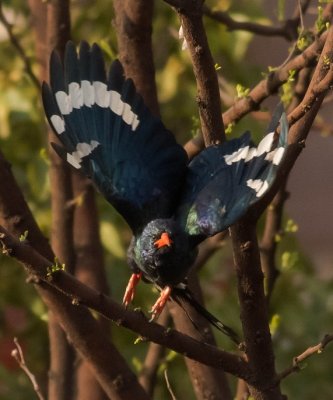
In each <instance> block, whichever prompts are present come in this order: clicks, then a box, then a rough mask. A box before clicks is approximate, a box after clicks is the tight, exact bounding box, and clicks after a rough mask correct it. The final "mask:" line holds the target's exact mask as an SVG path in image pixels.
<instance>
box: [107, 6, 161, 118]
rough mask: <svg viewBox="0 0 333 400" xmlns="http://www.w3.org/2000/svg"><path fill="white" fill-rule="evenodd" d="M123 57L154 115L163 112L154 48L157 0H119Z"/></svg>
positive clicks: (118, 19)
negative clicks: (154, 21)
mask: <svg viewBox="0 0 333 400" xmlns="http://www.w3.org/2000/svg"><path fill="white" fill-rule="evenodd" d="M113 5H114V9H115V13H116V19H115V22H116V28H117V30H116V33H117V41H118V48H119V58H120V60H121V62H122V64H123V66H124V68H125V73H126V76H128V77H131V78H132V79H133V81H134V83H135V86H136V89H137V90H138V92H139V93H140V94H141V96H142V97H143V98H144V100H145V103H146V104H147V106H148V108H149V109H150V111H151V112H152V113H153V114H154V115H159V113H160V112H159V105H158V100H157V90H156V83H155V67H154V61H153V49H152V16H153V8H154V1H153V0H127V1H123V0H115V1H114V2H113Z"/></svg>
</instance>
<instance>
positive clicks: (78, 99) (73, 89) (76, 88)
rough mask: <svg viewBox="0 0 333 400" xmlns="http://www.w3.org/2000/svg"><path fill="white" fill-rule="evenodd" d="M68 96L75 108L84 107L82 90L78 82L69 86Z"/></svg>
mask: <svg viewBox="0 0 333 400" xmlns="http://www.w3.org/2000/svg"><path fill="white" fill-rule="evenodd" d="M68 96H69V97H70V99H71V102H72V106H73V108H81V107H82V106H83V96H82V90H81V88H80V85H79V84H78V83H77V82H71V83H70V84H69V85H68Z"/></svg>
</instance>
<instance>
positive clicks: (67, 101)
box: [55, 90, 73, 115]
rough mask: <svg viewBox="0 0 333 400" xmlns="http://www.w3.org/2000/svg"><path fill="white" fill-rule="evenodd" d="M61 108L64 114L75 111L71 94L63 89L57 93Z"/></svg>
mask: <svg viewBox="0 0 333 400" xmlns="http://www.w3.org/2000/svg"><path fill="white" fill-rule="evenodd" d="M55 98H56V100H57V104H58V107H59V110H60V112H61V114H62V115H68V114H70V113H71V112H72V111H73V106H72V101H71V98H70V97H69V95H68V94H67V93H65V92H63V91H62V90H59V92H57V93H56V94H55Z"/></svg>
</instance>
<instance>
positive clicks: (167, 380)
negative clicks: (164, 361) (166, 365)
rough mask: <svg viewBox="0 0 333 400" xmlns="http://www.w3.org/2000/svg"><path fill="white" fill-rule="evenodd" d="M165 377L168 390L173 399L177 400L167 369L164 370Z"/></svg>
mask: <svg viewBox="0 0 333 400" xmlns="http://www.w3.org/2000/svg"><path fill="white" fill-rule="evenodd" d="M164 378H165V382H166V385H167V388H168V391H169V393H170V396H171V398H172V400H177V397H176V396H175V394H174V393H173V390H172V388H171V385H170V382H169V378H168V371H167V369H165V370H164Z"/></svg>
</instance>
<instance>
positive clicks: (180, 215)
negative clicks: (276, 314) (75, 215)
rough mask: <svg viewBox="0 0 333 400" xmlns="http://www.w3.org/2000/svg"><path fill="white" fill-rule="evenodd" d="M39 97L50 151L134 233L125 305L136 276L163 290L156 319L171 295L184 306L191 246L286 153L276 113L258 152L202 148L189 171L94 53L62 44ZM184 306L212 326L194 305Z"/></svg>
mask: <svg viewBox="0 0 333 400" xmlns="http://www.w3.org/2000/svg"><path fill="white" fill-rule="evenodd" d="M42 94H43V103H44V108H45V113H46V116H47V118H48V121H49V123H50V125H51V127H52V128H53V130H54V131H55V133H56V134H57V136H58V138H59V139H60V141H61V143H62V144H63V147H61V146H59V145H56V144H53V147H54V149H55V150H56V151H57V153H58V154H59V155H60V156H61V157H62V158H63V159H64V160H66V162H68V163H69V164H71V165H72V166H73V167H74V168H75V169H77V170H79V171H81V172H82V173H83V174H85V175H87V176H89V177H90V178H91V179H92V181H93V182H94V184H95V186H96V187H97V189H98V190H99V191H100V192H101V193H102V195H103V196H104V197H105V198H106V199H107V200H108V201H109V202H110V203H111V204H112V205H113V206H114V208H115V209H116V210H117V211H118V212H119V213H120V214H121V215H122V216H123V217H124V218H125V220H126V221H127V222H128V224H129V226H130V227H131V229H132V231H133V240H132V243H131V246H130V249H129V264H130V266H131V268H132V270H133V272H134V275H133V281H132V283H131V284H130V285H129V287H128V290H127V292H126V293H127V294H125V303H126V304H127V303H128V302H129V301H131V299H132V298H133V294H134V286H135V284H136V283H137V281H138V280H139V279H140V277H141V276H142V277H143V278H144V280H147V281H149V282H152V283H154V284H156V286H157V287H158V288H159V289H160V290H162V293H163V291H165V296H164V297H165V298H164V299H163V301H162V302H161V303H158V304H157V305H155V306H156V307H155V306H154V307H155V308H154V309H153V311H154V312H156V313H157V314H158V313H159V312H160V309H161V308H162V307H163V305H164V303H165V301H166V300H167V299H168V297H169V296H170V295H171V297H173V298H176V297H178V298H179V297H183V298H184V299H186V300H187V301H190V300H189V299H190V298H191V299H192V296H190V294H189V292H188V291H187V289H186V287H185V286H184V284H183V282H184V279H185V278H186V275H187V273H188V270H189V268H190V267H191V265H192V264H193V261H194V260H195V257H196V253H197V250H196V248H197V245H198V244H199V243H200V242H201V241H202V240H204V239H206V238H207V237H209V236H212V235H214V234H216V233H218V232H221V231H223V230H225V229H226V228H228V227H229V226H230V225H232V224H233V223H234V222H236V221H237V220H238V219H239V218H240V217H242V216H243V215H244V214H245V213H246V211H247V210H248V208H249V207H250V206H251V205H252V204H254V203H255V202H256V201H257V200H258V199H260V198H261V197H262V196H263V195H264V194H265V193H266V191H267V190H268V189H269V188H270V186H271V184H272V183H273V181H274V178H275V175H276V171H277V168H278V166H279V164H280V163H281V160H282V159H283V155H284V152H285V148H286V146H287V132H288V125H287V121H286V116H285V114H284V113H283V112H282V111H283V110H282V108H281V107H280V108H279V109H278V110H277V112H276V114H275V115H274V117H273V121H272V123H271V126H270V128H269V133H268V134H267V135H266V136H265V137H264V138H263V140H262V141H261V142H260V143H259V145H258V146H257V147H256V146H254V145H253V143H252V142H251V138H250V134H249V133H248V132H247V133H244V134H243V135H242V136H241V137H240V138H237V139H233V140H230V141H227V142H226V143H223V144H221V145H216V146H210V147H208V148H206V149H205V150H203V151H202V152H201V153H200V154H199V155H197V156H196V157H195V158H194V159H193V160H192V161H191V162H190V163H189V162H188V158H187V155H186V153H185V151H184V149H183V148H182V147H181V146H180V145H178V144H177V143H176V141H175V139H174V136H173V135H172V134H171V133H170V132H169V131H168V130H167V129H166V128H165V126H164V125H163V123H162V121H161V120H160V119H159V118H156V117H154V116H153V115H152V114H151V113H150V111H149V110H148V108H147V107H146V106H145V104H144V102H143V100H142V98H141V96H140V95H139V94H138V93H137V92H136V90H135V87H134V85H133V82H132V80H131V79H126V78H125V77H124V73H123V69H122V66H121V64H120V63H119V61H117V60H116V61H114V62H113V63H112V64H111V67H110V70H109V74H108V76H107V75H106V73H105V67H104V60H103V57H102V54H101V51H100V49H99V47H98V46H97V45H93V46H92V47H91V48H90V47H89V46H88V44H87V43H82V44H81V46H80V49H79V54H77V52H76V49H75V46H74V45H73V44H72V43H68V45H67V47H66V52H65V60H64V66H62V63H61V61H60V59H59V57H58V56H57V54H56V53H53V54H52V56H51V62H50V86H49V85H48V84H46V83H44V84H43V90H42ZM279 122H280V135H277V134H276V133H275V129H276V127H277V126H278V124H279ZM173 289H174V290H173ZM182 293H183V294H182ZM190 302H192V300H191V301H190ZM192 304H193V305H194V307H195V308H196V309H197V310H198V311H199V312H201V313H204V314H205V313H206V315H205V316H206V318H208V319H209V318H215V317H212V316H211V314H209V313H208V311H206V310H205V311H202V306H200V305H198V304H197V303H196V302H195V300H194V299H193V302H192ZM207 315H208V316H207ZM210 320H211V322H212V319H210ZM214 321H215V323H214V322H212V323H213V324H215V326H216V321H217V320H216V319H214ZM217 325H218V323H217ZM224 328H225V327H224ZM222 330H223V329H222ZM224 331H226V329H224ZM227 334H230V332H228V333H227Z"/></svg>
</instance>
